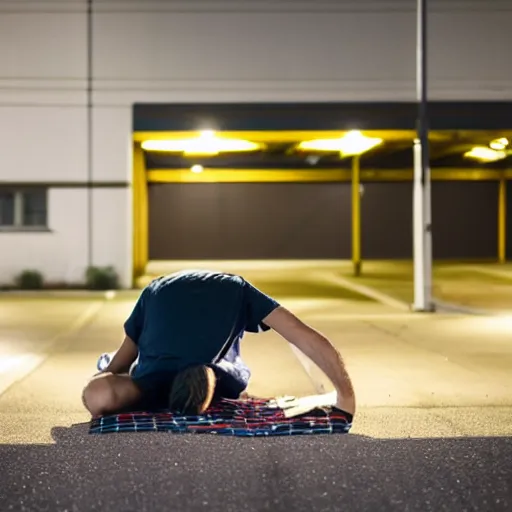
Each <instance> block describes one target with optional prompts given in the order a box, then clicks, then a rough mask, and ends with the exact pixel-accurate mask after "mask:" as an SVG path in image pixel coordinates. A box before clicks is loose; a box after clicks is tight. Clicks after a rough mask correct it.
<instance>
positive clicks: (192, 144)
mask: <svg viewBox="0 0 512 512" xmlns="http://www.w3.org/2000/svg"><path fill="white" fill-rule="evenodd" d="M141 146H142V149H144V150H145V151H163V152H169V153H183V154H184V155H185V156H193V155H209V156H215V155H218V154H219V153H236V152H245V151H257V150H258V149H260V147H261V146H260V144H256V143H255V142H251V141H248V140H241V139H224V138H222V137H218V136H217V135H216V134H215V132H214V131H212V130H205V131H202V132H200V134H199V136H198V137H195V138H191V139H182V140H146V141H144V142H143V143H142V144H141Z"/></svg>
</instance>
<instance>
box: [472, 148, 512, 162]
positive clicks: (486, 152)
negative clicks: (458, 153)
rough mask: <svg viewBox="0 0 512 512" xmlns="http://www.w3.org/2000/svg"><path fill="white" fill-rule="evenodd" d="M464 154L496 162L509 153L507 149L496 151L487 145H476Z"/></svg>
mask: <svg viewBox="0 0 512 512" xmlns="http://www.w3.org/2000/svg"><path fill="white" fill-rule="evenodd" d="M464 156H465V157H467V158H474V159H475V160H480V161H482V162H496V161H497V160H503V159H504V158H506V156H507V153H506V152H505V151H496V150H494V149H491V148H488V147H486V146H475V147H474V148H473V149H471V151H467V152H466V153H464Z"/></svg>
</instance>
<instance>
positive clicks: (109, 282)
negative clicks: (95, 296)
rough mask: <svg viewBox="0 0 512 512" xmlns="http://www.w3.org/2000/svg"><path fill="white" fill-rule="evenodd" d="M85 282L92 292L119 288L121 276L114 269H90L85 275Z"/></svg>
mask: <svg viewBox="0 0 512 512" xmlns="http://www.w3.org/2000/svg"><path fill="white" fill-rule="evenodd" d="M85 281H86V284H87V288H89V289H90V290H117V289H118V288H119V276H118V275H117V273H116V271H115V270H114V268H113V267H89V268H88V269H87V271H86V273H85Z"/></svg>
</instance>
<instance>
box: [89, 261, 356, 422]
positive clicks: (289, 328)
mask: <svg viewBox="0 0 512 512" xmlns="http://www.w3.org/2000/svg"><path fill="white" fill-rule="evenodd" d="M269 329H273V330H274V331H276V332H277V333H278V334H280V335H281V336H282V337H283V338H285V339H286V340H287V341H288V342H289V343H291V344H292V345H294V346H296V347H297V348H298V349H299V350H301V351H302V352H303V353H304V354H305V355H306V356H308V357H309V358H310V359H311V360H312V361H313V362H314V363H316V364H317V365H318V367H319V368H320V369H321V370H322V371H323V372H324V373H325V374H326V376H327V377H328V378H329V379H330V380H331V382H332V383H333V385H334V388H335V390H336V392H337V402H336V407H337V408H339V409H341V410H343V411H344V412H346V413H349V414H350V415H351V416H353V415H354V413H355V407H356V406H355V396H354V390H353V387H352V383H351V380H350V377H349V375H348V373H347V371H346V369H345V365H344V362H343V359H342V357H341V355H340V354H339V352H338V351H337V350H336V348H335V347H334V346H333V345H332V344H331V342H330V341H329V340H327V339H326V338H325V337H324V336H323V335H322V334H320V333H319V332H317V331H316V330H314V329H313V328H311V327H310V326H308V325H306V324H305V323H303V322H302V321H301V320H299V319H298V318H297V317H296V316H295V315H293V314H292V313H291V312H290V311H288V310H287V309H285V308H284V307H282V306H281V305H280V304H278V302H276V301H275V300H274V299H272V298H271V297H269V296H268V295H266V294H264V293H263V292H262V291H260V290H258V289H257V288H256V287H254V286H253V285H252V284H250V283H249V282H248V281H246V280H245V279H244V278H242V277H241V276H238V275H233V274H228V273H224V272H211V271H183V272H178V273H174V274H171V275H167V276H162V277H159V278H157V279H155V280H154V281H152V282H151V283H150V284H149V285H148V286H147V287H146V288H145V289H144V290H143V291H142V293H141V295H140V297H139V299H138V301H137V303H136V304H135V307H134V309H133V311H132V313H131V315H130V316H129V318H128V319H127V320H126V322H125V324H124V330H125V339H124V341H123V343H122V344H121V346H120V348H119V349H118V350H117V352H116V353H115V355H114V356H113V358H112V360H111V361H110V363H109V364H108V366H107V367H106V368H105V369H104V370H103V371H102V372H100V374H97V375H95V376H94V377H93V378H92V380H91V381H90V382H89V383H88V384H87V386H86V387H85V389H84V391H83V403H84V405H85V407H86V408H87V410H88V411H89V412H90V413H91V415H92V416H93V417H98V416H103V415H107V414H114V413H117V412H121V411H125V410H129V409H132V410H134V409H138V410H141V409H147V410H149V409H167V408H169V409H171V410H172V411H176V412H181V413H183V414H201V413H202V412H204V411H205V410H206V409H207V408H208V407H209V406H210V404H211V403H212V401H213V400H215V399H216V398H238V397H239V396H240V394H241V393H242V392H244V391H245V389H246V388H247V385H248V383H249V378H250V371H249V369H248V368H247V366H246V365H245V364H244V363H243V361H242V360H241V358H240V339H241V338H242V336H243V334H244V332H252V333H257V332H263V331H268V330H269ZM135 362H136V364H135V365H134V367H133V370H132V371H130V368H131V367H132V365H133V363H135Z"/></svg>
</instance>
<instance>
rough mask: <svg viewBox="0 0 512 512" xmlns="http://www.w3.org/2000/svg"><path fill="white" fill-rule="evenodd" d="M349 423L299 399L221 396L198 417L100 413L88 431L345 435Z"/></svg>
mask: <svg viewBox="0 0 512 512" xmlns="http://www.w3.org/2000/svg"><path fill="white" fill-rule="evenodd" d="M351 426H352V417H351V415H350V414H348V413H345V412H343V411H341V410H340V409H337V408H334V407H329V406H328V407H314V408H312V409H311V410H309V411H307V412H304V407H303V406H302V408H301V405H300V399H293V398H292V399H288V400H282V399H281V400H276V399H248V400H226V399H223V400H221V401H220V402H218V403H216V404H215V405H213V406H212V407H210V408H209V409H208V410H207V411H206V412H205V413H204V414H202V415H200V416H182V415H178V414H175V413H172V412H170V411H158V412H138V411H137V412H131V413H123V414H116V415H111V416H103V417H101V418H96V419H93V420H92V421H91V425H90V429H89V433H90V434H107V433H112V432H148V431H151V432H171V433H188V432H191V433H196V434H200V433H209V434H219V435H228V436H242V437H257V436H290V435H305V434H346V433H348V432H349V430H350V428H351Z"/></svg>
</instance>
